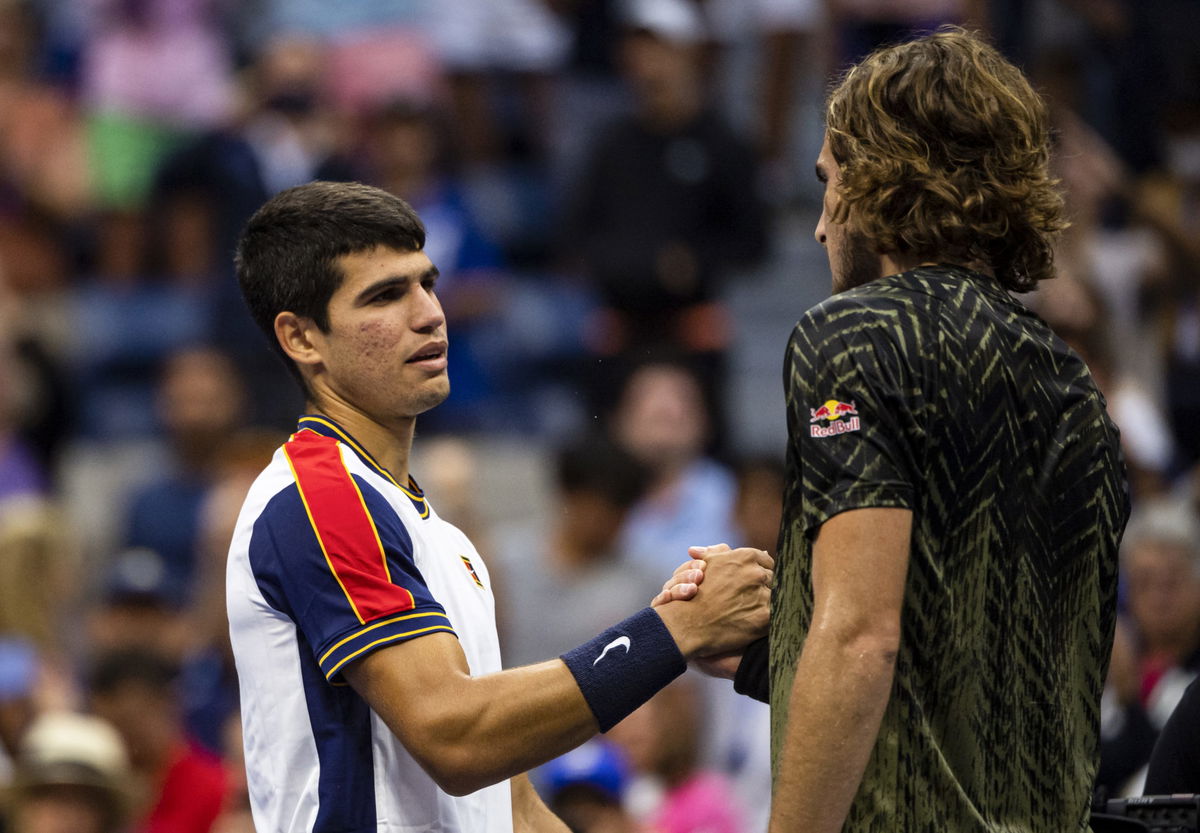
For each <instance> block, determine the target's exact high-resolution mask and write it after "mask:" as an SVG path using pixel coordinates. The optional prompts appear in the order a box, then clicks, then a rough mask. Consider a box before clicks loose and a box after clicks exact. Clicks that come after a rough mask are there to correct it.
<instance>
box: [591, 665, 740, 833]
mask: <svg viewBox="0 0 1200 833" xmlns="http://www.w3.org/2000/svg"><path fill="white" fill-rule="evenodd" d="M705 705H706V704H705V702H704V699H703V692H702V690H701V687H700V686H698V685H697V684H696V681H695V680H693V679H692V678H691V677H687V676H685V677H682V678H680V679H678V680H676V681H675V682H674V683H672V684H671V685H669V686H667V687H666V688H665V689H663V690H662V691H661V692H659V693H658V694H657V695H655V697H654V698H653V699H651V700H650V701H649V702H647V703H646V705H644V706H642V707H641V708H640V709H638V710H637V711H636V712H634V713H633V714H632V715H630V716H629V717H627V718H626V719H625V720H624V721H622V722H621V723H619V724H617V726H615V727H614V728H613V729H612V731H610V732H609V735H608V736H609V738H610V739H611V740H613V741H614V742H616V743H617V744H618V745H619V746H621V747H622V748H623V750H624V751H625V754H626V756H627V757H628V759H629V761H630V763H631V764H632V765H633V768H634V770H635V771H636V773H637V775H636V776H635V778H634V780H633V783H632V784H631V785H630V787H629V789H628V790H627V792H626V796H625V804H626V806H627V808H628V809H629V810H630V811H631V812H632V813H633V815H634V816H636V817H637V818H638V819H639V820H640V821H641V822H642V823H643V824H644V825H645V828H646V829H647V831H648V833H744V831H746V830H747V827H746V824H745V820H744V815H743V812H742V808H741V807H739V806H738V803H737V799H736V798H735V797H734V793H733V788H732V785H731V784H730V782H729V780H728V779H727V778H726V777H725V776H724V775H722V774H720V773H717V772H711V771H706V770H703V769H700V768H699V766H698V761H699V757H700V743H701V740H702V738H704V736H705V732H704V731H703V728H701V729H699V730H697V727H703V726H705V724H706V715H705V708H704V707H705Z"/></svg>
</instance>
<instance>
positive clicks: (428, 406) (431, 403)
mask: <svg viewBox="0 0 1200 833" xmlns="http://www.w3.org/2000/svg"><path fill="white" fill-rule="evenodd" d="M449 397H450V380H449V379H446V380H445V381H444V382H443V383H442V384H441V385H439V386H437V387H432V386H431V387H430V388H429V389H428V390H425V391H422V394H421V396H420V397H419V398H418V399H417V401H416V402H415V403H414V404H415V405H416V408H415V409H414V410H415V413H417V414H423V413H425V412H426V411H432V410H433V409H434V408H436V407H437V406H438V405H441V404H442V403H443V402H445V401H446V400H447V399H448V398H449Z"/></svg>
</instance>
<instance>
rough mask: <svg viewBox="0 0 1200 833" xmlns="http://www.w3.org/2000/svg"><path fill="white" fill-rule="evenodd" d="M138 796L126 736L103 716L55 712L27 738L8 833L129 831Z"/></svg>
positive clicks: (9, 810)
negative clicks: (134, 798)
mask: <svg viewBox="0 0 1200 833" xmlns="http://www.w3.org/2000/svg"><path fill="white" fill-rule="evenodd" d="M131 797H132V783H131V781H130V773H129V763H128V758H127V755H126V751H125V748H124V745H123V743H122V741H121V737H120V735H119V734H118V733H117V732H116V730H115V729H113V727H112V726H111V725H109V724H108V723H106V722H105V721H103V720H100V719H99V718H95V717H87V716H84V715H78V714H72V713H69V712H53V713H50V714H46V715H43V716H42V717H40V718H39V719H38V720H37V721H36V722H35V723H34V724H33V726H31V727H30V729H29V731H28V732H27V733H26V734H25V736H24V738H23V739H22V741H21V747H20V752H19V755H18V757H17V761H16V770H15V772H14V775H13V786H12V790H11V794H10V796H9V800H8V801H7V802H6V804H7V806H6V807H5V808H4V810H5V812H4V813H3V818H2V819H0V821H7V822H8V824H7V826H4V827H3V829H4V830H5V833H124V831H125V830H126V827H125V820H126V818H127V815H128V812H127V806H128V803H129V801H130V799H131Z"/></svg>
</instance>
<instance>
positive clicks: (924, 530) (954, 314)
mask: <svg viewBox="0 0 1200 833" xmlns="http://www.w3.org/2000/svg"><path fill="white" fill-rule="evenodd" d="M784 384H785V386H786V388H787V403H788V433H789V443H788V488H787V493H786V495H785V504H784V521H783V528H782V531H781V536H780V542H779V564H778V570H777V577H776V581H777V584H776V588H775V592H774V601H773V609H772V613H771V638H770V644H771V660H770V662H771V683H772V685H771V706H772V753H773V760H774V761H775V762H776V765H777V764H778V758H779V748H780V745H781V743H782V739H783V734H784V730H785V727H786V725H787V718H788V702H789V697H790V693H791V687H792V682H793V677H794V672H795V668H796V662H797V659H798V657H799V655H800V651H801V650H802V648H803V646H804V638H805V633H806V631H807V628H808V625H809V621H810V619H811V616H812V609H813V591H812V542H813V539H814V537H815V535H816V532H817V530H818V528H819V527H820V526H821V524H822V523H824V522H825V521H826V520H828V519H829V518H830V517H832V516H833V515H836V514H838V513H840V512H844V511H846V510H851V509H859V508H865V507H903V508H907V509H910V510H911V511H912V513H913V532H912V544H911V550H910V558H909V567H908V577H907V585H906V587H905V593H904V607H903V612H902V614H901V617H902V618H901V639H900V651H899V655H898V657H897V659H896V665H895V678H894V682H893V684H892V691H891V697H890V700H889V702H888V706H887V709H886V712H885V714H884V717H883V723H882V727H881V729H880V732H879V736H878V739H877V741H876V743H875V747H874V749H873V751H872V754H871V757H870V761H869V763H868V764H867V768H866V772H865V775H864V776H863V780H862V784H861V786H860V787H859V790H858V794H857V796H856V797H855V800H854V803H853V806H852V807H851V810H850V814H849V816H848V819H847V822H846V825H845V828H844V829H845V830H846V831H851V833H868V831H869V832H870V833H971V831H992V832H993V833H1000V831H1003V833H1018V832H1019V833H1034V831H1037V833H1067V831H1082V830H1086V829H1087V817H1088V806H1089V802H1090V797H1091V789H1092V782H1093V778H1094V775H1095V770H1096V763H1097V755H1098V732H1099V708H1100V693H1101V688H1102V686H1103V682H1104V676H1105V673H1106V670H1107V665H1108V655H1109V649H1110V647H1111V644H1112V636H1113V626H1114V620H1115V610H1116V587H1117V546H1118V543H1119V540H1120V535H1121V532H1122V530H1123V529H1124V525H1125V520H1126V518H1127V516H1128V501H1127V498H1126V491H1125V480H1124V468H1123V464H1122V460H1121V456H1120V449H1119V436H1118V433H1117V430H1116V428H1115V427H1114V425H1113V424H1112V422H1111V421H1110V420H1109V418H1108V415H1107V414H1106V412H1105V405H1104V400H1103V398H1102V397H1101V396H1100V394H1099V393H1098V392H1097V390H1096V387H1095V384H1094V383H1093V381H1092V378H1091V376H1090V374H1089V373H1088V371H1087V368H1086V367H1085V366H1084V364H1083V362H1082V361H1081V360H1080V359H1079V357H1078V356H1076V355H1075V353H1073V352H1072V351H1071V350H1070V349H1068V348H1067V346H1066V345H1065V344H1064V343H1063V342H1062V341H1061V340H1060V339H1059V338H1058V337H1056V336H1055V335H1054V334H1053V333H1052V332H1051V331H1050V329H1049V328H1048V327H1047V326H1046V325H1045V324H1044V323H1043V322H1042V321H1041V320H1040V319H1039V318H1038V317H1037V316H1035V315H1034V314H1033V313H1031V312H1029V311H1028V310H1027V309H1026V308H1025V307H1024V306H1022V305H1021V304H1020V303H1018V302H1017V301H1016V300H1014V299H1013V298H1012V297H1011V296H1010V295H1008V293H1007V292H1005V291H1004V290H1003V289H1001V288H1000V287H999V286H997V285H996V284H995V283H994V282H993V281H991V280H990V279H989V278H987V277H986V276H983V275H979V274H977V273H974V272H970V271H968V270H966V269H961V268H957V267H949V266H937V267H921V268H918V269H915V270H913V271H910V272H905V273H903V274H899V275H893V276H891V277H887V278H883V279H881V280H878V281H873V282H871V283H869V284H866V285H864V286H860V287H857V288H855V289H852V290H849V291H847V292H843V293H841V294H839V295H836V296H834V297H832V298H830V299H828V300H827V301H825V302H824V303H821V304H819V305H818V306H816V307H814V308H813V309H811V310H809V311H808V312H807V313H806V314H805V315H804V317H803V318H802V319H801V320H800V322H799V323H798V324H797V325H796V328H795V331H794V332H793V334H792V337H791V340H790V342H789V344H788V352H787V356H786V359H785V368H784Z"/></svg>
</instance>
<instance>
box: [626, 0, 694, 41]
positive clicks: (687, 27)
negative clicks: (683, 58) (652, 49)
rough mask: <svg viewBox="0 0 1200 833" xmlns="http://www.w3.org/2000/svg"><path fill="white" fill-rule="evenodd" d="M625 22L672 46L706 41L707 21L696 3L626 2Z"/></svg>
mask: <svg viewBox="0 0 1200 833" xmlns="http://www.w3.org/2000/svg"><path fill="white" fill-rule="evenodd" d="M621 5H622V8H621V22H622V23H623V24H624V25H625V26H627V27H628V28H631V29H641V30H645V31H647V32H650V33H651V34H653V35H655V36H656V37H659V38H662V39H663V40H665V41H670V42H671V43H677V44H685V45H691V44H696V43H700V42H701V41H702V40H704V38H705V37H706V34H707V33H706V32H705V27H704V18H703V17H702V16H701V14H700V9H699V8H698V7H697V6H696V3H695V2H693V0H625V1H624V2H623V3H622V4H621Z"/></svg>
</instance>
